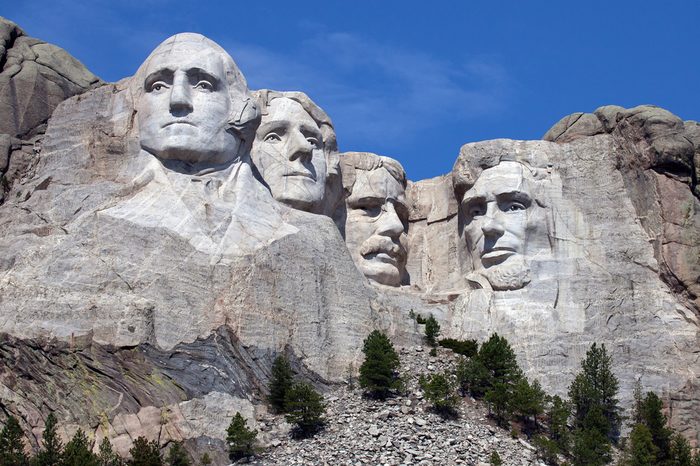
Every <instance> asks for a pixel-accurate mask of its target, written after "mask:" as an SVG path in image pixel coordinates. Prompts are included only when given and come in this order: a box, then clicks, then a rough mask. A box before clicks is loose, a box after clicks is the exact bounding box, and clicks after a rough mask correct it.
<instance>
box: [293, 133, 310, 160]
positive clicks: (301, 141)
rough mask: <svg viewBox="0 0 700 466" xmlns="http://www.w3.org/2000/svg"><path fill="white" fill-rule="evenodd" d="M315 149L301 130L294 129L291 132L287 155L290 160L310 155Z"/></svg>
mask: <svg viewBox="0 0 700 466" xmlns="http://www.w3.org/2000/svg"><path fill="white" fill-rule="evenodd" d="M312 151H313V146H312V145H311V143H310V142H309V141H308V140H307V139H306V136H304V135H303V134H302V133H301V132H299V131H292V132H291V133H290V134H289V142H288V143H287V154H288V155H287V156H288V157H289V160H291V161H294V160H296V159H298V158H303V157H310V156H311V153H312Z"/></svg>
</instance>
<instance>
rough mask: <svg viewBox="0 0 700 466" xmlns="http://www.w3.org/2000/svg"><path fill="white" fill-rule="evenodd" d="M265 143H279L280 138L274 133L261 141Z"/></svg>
mask: <svg viewBox="0 0 700 466" xmlns="http://www.w3.org/2000/svg"><path fill="white" fill-rule="evenodd" d="M263 140H264V141H265V142H280V141H281V140H282V138H281V137H279V135H278V134H276V133H268V135H267V136H265V138H264V139H263Z"/></svg>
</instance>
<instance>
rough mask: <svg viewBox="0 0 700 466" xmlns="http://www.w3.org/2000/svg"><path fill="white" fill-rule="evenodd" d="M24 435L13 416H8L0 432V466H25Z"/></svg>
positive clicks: (26, 457)
mask: <svg viewBox="0 0 700 466" xmlns="http://www.w3.org/2000/svg"><path fill="white" fill-rule="evenodd" d="M23 439H24V433H23V432H22V428H21V427H20V425H19V422H18V421H17V418H16V417H14V416H9V417H8V418H7V421H6V422H5V427H3V428H2V431H1V432H0V466H25V465H27V464H29V457H28V456H27V454H26V453H25V452H24V440H23Z"/></svg>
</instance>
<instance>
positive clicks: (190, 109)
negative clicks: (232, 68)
mask: <svg viewBox="0 0 700 466" xmlns="http://www.w3.org/2000/svg"><path fill="white" fill-rule="evenodd" d="M143 76H145V78H144V82H143V83H140V84H141V85H142V86H143V93H142V95H141V97H140V99H139V101H138V102H137V106H136V108H137V118H138V126H139V137H140V142H141V147H142V148H143V149H145V150H146V151H148V152H150V153H152V154H153V155H155V156H156V157H159V158H161V159H166V160H182V161H185V162H190V163H211V164H222V163H225V162H228V161H230V160H232V159H233V158H235V157H236V155H237V152H238V147H239V144H240V140H239V139H238V137H237V136H235V135H234V134H232V133H231V132H229V131H227V130H228V128H229V117H230V110H231V97H230V95H229V90H228V83H227V80H226V70H225V66H224V61H223V57H222V52H221V51H220V50H217V49H215V48H213V47H211V46H210V45H209V44H207V43H206V42H201V41H179V42H178V41H175V42H170V43H168V42H167V41H166V42H165V43H164V44H161V45H160V46H159V47H158V48H157V49H156V50H155V51H154V52H153V54H152V55H151V57H150V58H149V62H148V64H147V67H146V70H145V73H143Z"/></svg>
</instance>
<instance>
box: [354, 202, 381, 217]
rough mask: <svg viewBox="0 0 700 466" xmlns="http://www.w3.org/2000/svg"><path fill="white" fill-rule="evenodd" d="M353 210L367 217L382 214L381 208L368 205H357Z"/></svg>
mask: <svg viewBox="0 0 700 466" xmlns="http://www.w3.org/2000/svg"><path fill="white" fill-rule="evenodd" d="M355 210H356V211H357V212H358V213H360V214H362V215H365V216H367V217H376V216H378V215H379V214H380V213H381V212H382V208H381V207H380V206H377V205H370V204H365V205H358V206H356V207H355Z"/></svg>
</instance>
